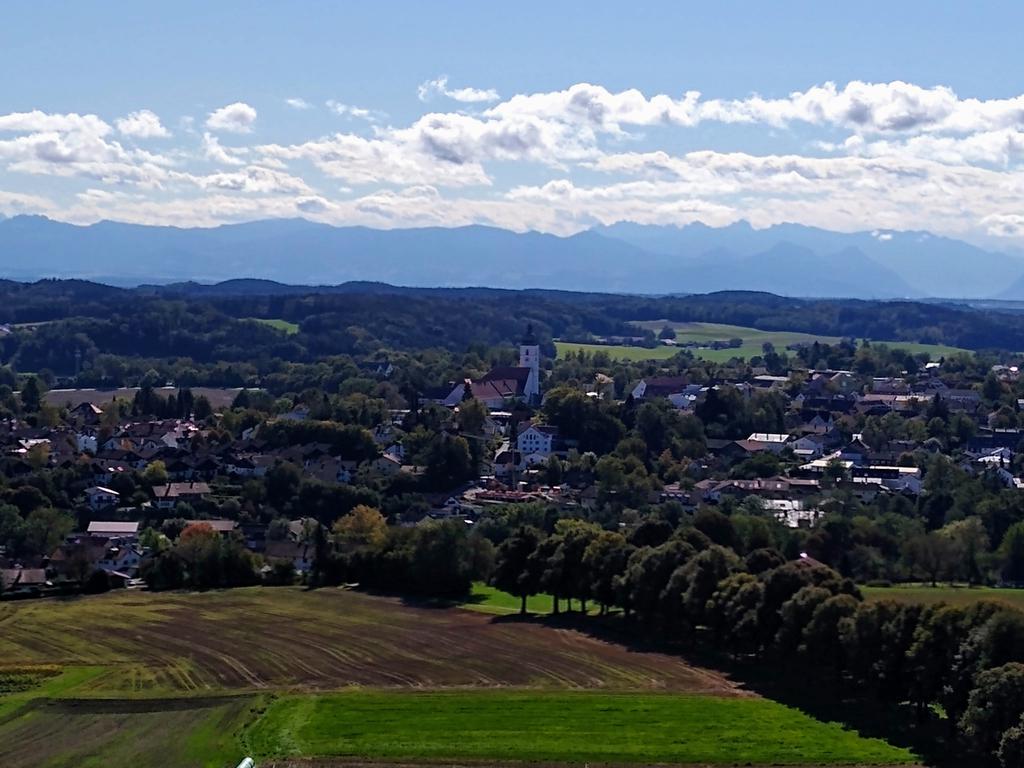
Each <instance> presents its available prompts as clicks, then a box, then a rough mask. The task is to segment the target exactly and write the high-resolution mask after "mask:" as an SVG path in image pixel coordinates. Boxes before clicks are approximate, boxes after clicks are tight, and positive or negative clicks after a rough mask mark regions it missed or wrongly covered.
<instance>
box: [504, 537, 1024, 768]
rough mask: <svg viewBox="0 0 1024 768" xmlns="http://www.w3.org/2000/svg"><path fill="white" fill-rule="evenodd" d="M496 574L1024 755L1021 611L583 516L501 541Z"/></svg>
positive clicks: (988, 751) (966, 743)
mask: <svg viewBox="0 0 1024 768" xmlns="http://www.w3.org/2000/svg"><path fill="white" fill-rule="evenodd" d="M492 582H493V583H494V584H495V585H496V586H497V587H499V588H501V589H504V590H506V591H509V592H511V593H512V594H515V595H518V596H519V597H520V598H522V600H523V610H524V611H525V605H526V603H525V600H526V597H527V596H529V595H533V594H537V593H539V592H549V593H550V594H551V595H552V596H553V600H554V606H555V608H556V609H557V608H558V606H559V602H560V601H564V602H565V603H566V604H567V605H568V606H569V607H570V608H571V605H572V601H573V600H575V601H577V605H578V606H579V608H580V609H581V610H584V611H585V609H586V603H587V601H591V600H592V601H595V602H597V603H598V604H599V605H600V607H601V612H602V613H605V612H607V611H608V610H609V609H611V608H612V607H617V608H619V609H621V610H622V612H623V614H624V616H625V617H626V618H627V619H629V618H632V620H633V625H634V626H635V627H637V629H638V631H642V632H644V633H648V634H649V633H651V632H662V633H664V634H665V635H666V636H668V637H669V638H671V639H673V640H675V641H678V642H680V643H683V644H685V645H687V646H691V647H693V646H701V647H704V648H705V649H708V650H712V651H714V652H716V653H724V654H727V655H728V656H729V657H731V658H732V660H733V661H735V662H738V663H740V664H749V665H752V666H756V667H757V668H759V669H761V670H763V669H766V668H767V669H772V670H775V672H776V673H777V675H778V676H779V677H780V678H784V677H785V676H791V675H793V674H796V673H799V674H801V675H804V676H807V675H814V676H815V679H817V680H820V681H822V683H823V684H824V685H826V686H831V690H832V694H831V695H839V691H842V695H843V696H845V697H847V698H849V696H850V694H851V692H853V693H854V695H855V697H856V698H858V699H860V700H861V701H862V702H864V703H866V704H870V705H871V706H876V707H877V706H885V707H892V708H893V709H894V710H896V709H897V708H899V707H900V706H904V707H906V706H910V707H912V709H913V711H914V713H915V714H916V717H917V718H918V719H919V721H922V722H923V721H926V720H928V719H935V718H937V717H938V715H936V714H935V713H936V711H941V712H943V713H944V716H945V721H946V725H947V727H948V732H949V733H950V735H951V737H953V739H954V741H955V743H956V744H957V745H958V746H959V747H961V748H963V749H964V750H966V751H969V752H970V753H972V754H976V755H984V756H993V755H998V756H999V758H1000V759H1001V760H1002V764H1003V765H1004V766H1020V765H1024V762H1022V755H1024V721H1022V715H1024V613H1021V612H1019V611H1017V610H1015V609H1013V608H1010V607H1008V606H1005V605H1002V604H997V603H988V602H978V603H975V604H973V605H970V606H968V607H958V606H948V605H942V604H940V605H935V606H927V607H926V606H924V605H921V604H904V603H898V602H892V601H878V602H864V601H863V600H862V596H861V594H860V592H859V590H858V589H857V587H856V586H855V585H854V584H853V582H851V581H850V580H848V579H844V578H842V577H841V576H840V575H839V574H838V573H836V572H835V571H833V570H832V569H831V568H828V567H827V566H825V565H823V564H821V563H818V562H816V561H814V560H811V559H809V558H804V559H801V560H797V561H789V562H784V561H783V558H782V557H781V555H780V554H779V553H778V552H776V551H774V550H771V549H759V550H755V551H752V552H750V553H749V554H747V556H746V557H743V558H741V557H739V556H738V555H737V554H736V553H735V552H734V551H733V550H732V549H729V548H726V547H722V546H719V545H716V544H712V543H710V539H709V537H708V536H707V535H706V534H705V533H704V532H702V531H700V530H699V529H697V528H693V527H682V528H680V529H678V530H677V531H676V533H675V534H673V535H672V537H671V538H669V539H668V540H667V541H664V542H663V543H661V544H657V545H642V544H638V543H637V542H636V537H634V541H633V542H630V541H628V540H627V539H626V538H625V537H623V536H622V535H621V534H619V533H614V532H609V531H603V530H600V529H598V528H596V527H595V526H592V525H590V524H588V523H585V522H582V521H577V520H562V521H559V522H558V523H557V524H556V525H555V527H554V532H553V533H552V534H550V535H544V534H543V533H542V532H540V531H539V530H537V529H535V528H531V527H526V526H524V527H521V528H519V529H518V530H517V531H515V532H514V533H513V534H512V535H511V536H509V537H508V538H507V539H506V540H505V541H504V542H502V544H501V545H500V546H499V547H498V549H497V556H496V562H495V569H494V574H493V577H492Z"/></svg>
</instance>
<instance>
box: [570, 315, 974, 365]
mask: <svg viewBox="0 0 1024 768" xmlns="http://www.w3.org/2000/svg"><path fill="white" fill-rule="evenodd" d="M633 324H634V325H636V326H638V327H640V328H646V329H649V330H652V331H654V332H655V333H657V332H658V331H660V330H661V329H662V328H664V327H665V326H666V325H670V326H672V327H673V328H674V329H675V331H676V340H677V341H679V342H685V341H696V342H708V341H727V340H729V339H732V338H739V339H743V345H742V346H740V347H736V348H735V349H694V350H691V351H692V352H693V353H694V355H696V356H697V357H700V358H703V359H705V360H710V361H712V362H718V363H722V362H726V361H727V360H730V359H732V358H734V357H742V358H745V359H749V358H751V357H753V356H754V355H760V354H761V348H762V345H764V344H765V343H766V342H769V343H771V344H773V345H775V347H776V349H778V350H779V351H782V350H784V349H785V348H786V346H787V345H789V344H798V343H801V342H807V343H813V342H815V341H820V342H822V343H828V344H834V343H836V342H837V341H839V338H838V337H837V336H824V335H819V334H810V333H798V332H796V331H762V330H759V329H757V328H745V327H743V326H740V325H726V324H723V323H678V322H670V321H666V320H644V321H637V322H635V323H633ZM873 343H874V342H873ZM877 343H879V344H885V345H886V346H888V347H891V348H894V349H906V350H908V351H910V352H913V353H915V354H917V353H927V354H929V355H930V356H931V357H932V358H938V357H942V356H944V355H950V354H953V353H955V352H961V351H963V350H960V349H958V348H956V347H949V346H944V345H940V344H917V343H915V342H910V341H878V342H877ZM555 346H556V347H557V349H558V354H559V356H560V357H561V356H564V355H565V354H566V353H567V352H569V351H573V352H575V351H578V350H580V349H583V350H585V351H587V352H591V353H593V352H597V351H603V352H606V353H608V354H609V355H610V356H611V357H613V358H615V359H619V360H667V359H669V358H671V357H673V356H675V355H676V353H678V352H679V351H680V348H678V347H667V346H664V345H661V346H658V347H655V348H654V349H645V348H644V347H625V346H605V345H601V344H576V343H573V342H561V341H558V342H555Z"/></svg>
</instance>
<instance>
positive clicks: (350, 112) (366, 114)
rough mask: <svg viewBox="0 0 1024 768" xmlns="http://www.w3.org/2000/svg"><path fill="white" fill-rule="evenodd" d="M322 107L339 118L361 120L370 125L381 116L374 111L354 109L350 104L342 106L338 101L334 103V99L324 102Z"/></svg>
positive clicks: (362, 108)
mask: <svg viewBox="0 0 1024 768" xmlns="http://www.w3.org/2000/svg"><path fill="white" fill-rule="evenodd" d="M324 106H326V107H327V109H329V110H330V111H331V112H333V113H334V114H336V115H338V116H339V117H355V118H359V119H361V120H368V121H370V122H371V123H372V122H375V121H376V120H377V119H378V117H380V116H382V114H383V113H381V112H378V111H377V110H374V109H366V108H365V107H355V106H353V105H351V104H343V103H342V102H340V101H335V100H334V99H328V100H327V101H326V102H324Z"/></svg>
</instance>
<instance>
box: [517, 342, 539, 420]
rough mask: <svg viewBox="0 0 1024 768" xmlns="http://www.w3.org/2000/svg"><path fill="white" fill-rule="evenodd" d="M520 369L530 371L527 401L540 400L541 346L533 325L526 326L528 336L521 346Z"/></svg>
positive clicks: (526, 393) (526, 392)
mask: <svg viewBox="0 0 1024 768" xmlns="http://www.w3.org/2000/svg"><path fill="white" fill-rule="evenodd" d="M519 367H520V368H529V369H530V375H529V377H528V378H527V379H526V387H525V388H524V389H523V394H524V395H525V396H526V399H527V400H528V401H530V402H534V401H536V400H538V399H540V345H539V344H538V343H537V337H536V336H535V335H534V333H533V323H530V324H529V325H528V326H526V335H525V336H523V341H522V343H520V345H519Z"/></svg>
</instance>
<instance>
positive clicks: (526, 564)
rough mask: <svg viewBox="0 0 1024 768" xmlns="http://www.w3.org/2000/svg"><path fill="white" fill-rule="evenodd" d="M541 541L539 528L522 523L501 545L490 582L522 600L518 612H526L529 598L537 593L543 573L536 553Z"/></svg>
mask: <svg viewBox="0 0 1024 768" xmlns="http://www.w3.org/2000/svg"><path fill="white" fill-rule="evenodd" d="M539 545H540V533H539V532H538V531H537V529H536V528H532V527H530V526H521V527H520V528H519V529H518V530H516V531H515V533H513V534H512V535H511V536H509V537H508V538H507V539H505V540H504V541H503V542H502V543H501V545H500V546H499V547H498V554H497V559H496V562H495V567H494V574H493V575H492V576H491V584H492V585H493V586H494V587H497V588H498V589H500V590H502V591H504V592H508V593H509V594H512V595H515V596H516V597H518V598H519V599H520V600H521V603H520V606H519V613H520V614H525V613H526V598H528V597H529V596H531V595H535V594H537V592H538V590H539V587H540V573H539V571H538V569H537V567H536V561H535V559H534V553H535V552H536V551H537V548H538V546H539Z"/></svg>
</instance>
